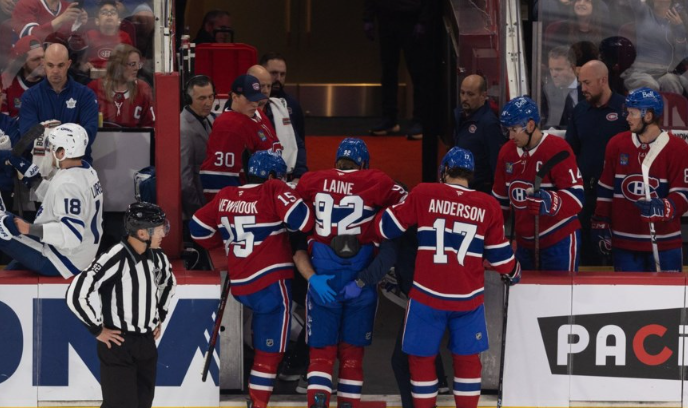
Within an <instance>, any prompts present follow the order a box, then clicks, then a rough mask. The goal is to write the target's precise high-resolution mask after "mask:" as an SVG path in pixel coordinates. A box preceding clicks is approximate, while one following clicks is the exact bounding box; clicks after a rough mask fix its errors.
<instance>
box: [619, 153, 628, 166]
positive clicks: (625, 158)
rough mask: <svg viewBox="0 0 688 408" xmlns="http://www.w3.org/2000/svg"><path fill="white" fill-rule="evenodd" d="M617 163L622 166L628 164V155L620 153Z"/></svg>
mask: <svg viewBox="0 0 688 408" xmlns="http://www.w3.org/2000/svg"><path fill="white" fill-rule="evenodd" d="M619 164H620V165H622V166H626V165H627V164H628V155H627V154H626V153H622V154H621V155H620V156H619Z"/></svg>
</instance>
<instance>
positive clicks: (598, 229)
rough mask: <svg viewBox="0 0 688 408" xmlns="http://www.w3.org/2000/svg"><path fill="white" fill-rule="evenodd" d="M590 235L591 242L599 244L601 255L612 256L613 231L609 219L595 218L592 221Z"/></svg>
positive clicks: (598, 249)
mask: <svg viewBox="0 0 688 408" xmlns="http://www.w3.org/2000/svg"><path fill="white" fill-rule="evenodd" d="M590 235H591V236H590V238H591V241H592V242H594V243H596V244H597V251H598V252H599V253H600V255H602V256H609V255H611V253H612V229H611V228H610V226H609V219H607V218H603V217H597V216H593V217H592V218H591V219H590Z"/></svg>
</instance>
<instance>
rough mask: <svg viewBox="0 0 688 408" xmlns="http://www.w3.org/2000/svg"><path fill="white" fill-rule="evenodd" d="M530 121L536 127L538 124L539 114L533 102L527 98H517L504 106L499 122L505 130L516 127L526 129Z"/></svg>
mask: <svg viewBox="0 0 688 408" xmlns="http://www.w3.org/2000/svg"><path fill="white" fill-rule="evenodd" d="M531 119H532V120H533V121H535V124H536V125H539V124H540V113H539V112H538V107H537V105H536V104H535V101H533V100H532V99H530V98H529V97H527V96H519V97H517V98H514V99H512V100H510V101H509V102H507V104H506V105H504V108H503V109H502V114H501V115H500V117H499V122H500V123H501V124H502V126H504V127H507V128H508V127H512V126H516V125H521V126H523V127H526V125H527V124H528V121H529V120H531Z"/></svg>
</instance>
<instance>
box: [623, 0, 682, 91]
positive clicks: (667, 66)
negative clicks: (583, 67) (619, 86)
mask: <svg viewBox="0 0 688 408" xmlns="http://www.w3.org/2000/svg"><path fill="white" fill-rule="evenodd" d="M628 2H629V4H630V5H631V7H632V8H633V12H634V14H635V31H636V43H635V47H636V51H637V56H636V59H635V62H634V63H633V65H632V66H631V67H630V68H629V69H627V70H626V71H625V72H624V73H623V74H621V77H622V78H623V79H624V83H625V85H626V88H627V89H629V90H631V91H633V90H636V89H638V88H642V87H647V88H650V89H654V90H655V91H663V92H673V93H677V94H683V92H684V89H685V88H684V85H683V84H682V82H681V78H680V76H679V75H676V74H674V73H673V71H674V68H676V65H677V64H678V63H679V62H680V61H681V59H682V58H683V57H685V56H686V55H688V47H687V46H686V28H685V25H684V24H683V20H682V19H681V13H680V12H679V11H678V10H677V9H676V8H675V7H672V6H671V2H670V1H668V0H647V1H645V2H642V1H641V0H628Z"/></svg>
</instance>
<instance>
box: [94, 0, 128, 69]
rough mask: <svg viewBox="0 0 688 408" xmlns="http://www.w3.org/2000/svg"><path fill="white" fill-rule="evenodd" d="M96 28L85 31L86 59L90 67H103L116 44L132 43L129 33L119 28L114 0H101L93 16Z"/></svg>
mask: <svg viewBox="0 0 688 408" xmlns="http://www.w3.org/2000/svg"><path fill="white" fill-rule="evenodd" d="M95 24H96V27H98V29H96V30H89V31H88V32H87V33H86V42H87V43H88V51H87V54H86V61H87V64H89V66H88V67H87V68H88V69H85V70H90V68H98V69H102V68H105V66H106V65H107V62H108V59H109V58H110V54H111V53H112V52H113V49H114V48H115V47H116V46H117V45H118V44H129V45H133V44H132V42H131V38H130V37H129V34H127V33H125V32H124V31H122V30H120V29H119V25H120V19H119V11H117V2H116V1H115V0H103V1H101V2H100V5H99V7H98V14H97V16H96V18H95Z"/></svg>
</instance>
